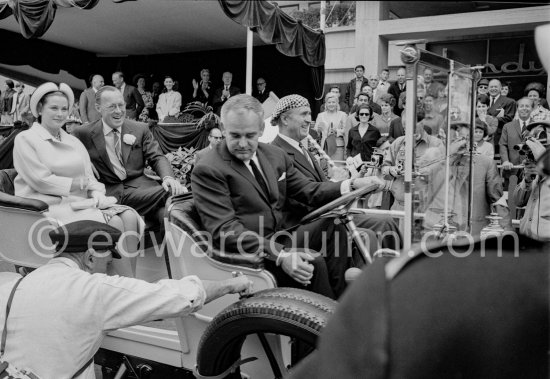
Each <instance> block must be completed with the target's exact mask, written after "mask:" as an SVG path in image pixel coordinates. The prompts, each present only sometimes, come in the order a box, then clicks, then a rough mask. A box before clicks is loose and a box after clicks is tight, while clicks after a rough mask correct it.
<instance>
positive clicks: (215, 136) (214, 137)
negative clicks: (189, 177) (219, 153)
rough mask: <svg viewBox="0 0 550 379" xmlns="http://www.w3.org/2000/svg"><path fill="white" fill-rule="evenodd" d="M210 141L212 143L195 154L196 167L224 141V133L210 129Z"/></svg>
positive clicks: (216, 129)
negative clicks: (200, 160)
mask: <svg viewBox="0 0 550 379" xmlns="http://www.w3.org/2000/svg"><path fill="white" fill-rule="evenodd" d="M208 141H209V142H210V144H209V145H208V146H206V147H205V148H204V149H201V150H199V151H197V152H196V153H195V166H196V165H197V163H199V159H201V158H202V157H204V156H205V155H206V154H207V153H208V152H209V151H211V150H213V149H214V148H215V147H216V146H217V145H218V144H219V143H220V142H222V141H223V134H222V131H221V130H220V129H219V128H212V129H210V133H208Z"/></svg>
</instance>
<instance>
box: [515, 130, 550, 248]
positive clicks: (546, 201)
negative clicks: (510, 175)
mask: <svg viewBox="0 0 550 379" xmlns="http://www.w3.org/2000/svg"><path fill="white" fill-rule="evenodd" d="M528 128H529V134H528V136H527V139H526V141H525V144H524V145H523V146H520V147H519V148H521V152H523V154H522V155H524V156H525V157H526V159H525V160H524V166H525V169H524V176H523V180H522V181H521V182H520V184H519V185H518V186H517V187H516V189H515V191H514V199H515V202H516V204H517V206H518V207H523V206H525V213H524V215H523V217H522V218H521V221H520V226H519V231H520V234H523V235H526V236H528V237H531V238H533V239H536V240H539V241H550V181H549V180H548V175H549V174H550V171H549V170H550V169H549V167H550V166H549V165H548V164H549V162H548V161H549V160H550V149H549V148H548V142H547V135H548V132H549V131H550V123H548V122H545V121H541V122H536V123H533V124H531V125H529V126H528ZM545 144H546V146H545Z"/></svg>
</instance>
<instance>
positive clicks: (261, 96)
mask: <svg viewBox="0 0 550 379" xmlns="http://www.w3.org/2000/svg"><path fill="white" fill-rule="evenodd" d="M266 87H267V84H266V81H265V79H264V78H258V80H256V91H254V93H253V94H252V96H254V97H255V98H256V99H258V101H259V102H260V103H262V104H263V102H264V101H266V99H267V98H268V97H269V91H268V90H267V89H266Z"/></svg>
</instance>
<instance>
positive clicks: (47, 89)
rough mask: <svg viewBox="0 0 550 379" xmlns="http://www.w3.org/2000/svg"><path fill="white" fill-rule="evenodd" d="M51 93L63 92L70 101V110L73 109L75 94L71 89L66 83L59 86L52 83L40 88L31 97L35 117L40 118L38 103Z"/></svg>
mask: <svg viewBox="0 0 550 379" xmlns="http://www.w3.org/2000/svg"><path fill="white" fill-rule="evenodd" d="M51 92H62V93H64V94H65V96H67V99H69V109H71V108H72V107H73V104H74V93H73V90H72V89H71V87H69V86H68V85H66V84H65V83H60V84H59V86H58V85H57V84H55V83H52V82H47V83H44V84H42V85H41V86H39V87H38V88H37V89H36V90H35V91H34V92H33V94H32V96H31V112H32V114H33V116H34V117H38V110H37V109H36V108H37V106H38V103H39V102H40V100H42V98H43V97H44V96H46V95H47V94H48V93H51Z"/></svg>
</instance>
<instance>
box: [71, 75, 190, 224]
mask: <svg viewBox="0 0 550 379" xmlns="http://www.w3.org/2000/svg"><path fill="white" fill-rule="evenodd" d="M95 102H96V109H97V111H98V112H99V113H100V114H101V119H100V120H97V121H94V122H92V123H91V124H88V125H86V126H85V127H79V128H77V129H75V130H74V131H73V135H74V136H75V137H77V138H78V139H80V141H82V143H83V144H84V146H85V147H86V149H87V150H88V153H89V154H90V159H91V161H92V164H93V165H94V167H95V169H96V171H97V176H98V179H99V181H100V182H102V183H104V184H105V187H106V189H107V196H114V197H116V198H117V200H118V203H119V204H123V205H128V206H130V207H132V208H134V209H135V210H136V211H137V212H138V213H139V214H140V215H142V216H145V217H146V218H150V219H152V220H154V221H162V217H163V215H164V209H163V208H164V205H165V203H166V200H167V198H168V196H169V195H179V194H181V193H184V192H186V189H185V187H183V186H182V185H181V184H180V183H179V181H177V180H176V179H174V172H173V171H172V167H171V165H170V163H169V162H168V159H166V157H165V156H164V154H163V153H162V151H161V150H160V147H159V145H158V143H157V141H155V139H154V138H153V135H152V134H151V131H150V130H149V128H148V127H147V126H146V125H144V124H141V123H138V122H135V121H131V120H128V119H126V117H125V116H126V104H125V102H124V99H123V97H122V93H121V92H120V91H119V90H118V89H116V88H115V87H112V86H104V87H101V88H100V89H99V90H98V91H97V93H96V97H95ZM145 162H147V163H148V165H149V166H151V167H152V168H153V170H154V171H155V172H156V174H157V175H158V176H159V177H160V178H161V179H162V184H159V183H158V182H157V181H156V180H153V179H151V178H149V177H147V176H145V175H144V173H143V170H144V168H145ZM161 225H162V223H161Z"/></svg>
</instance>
